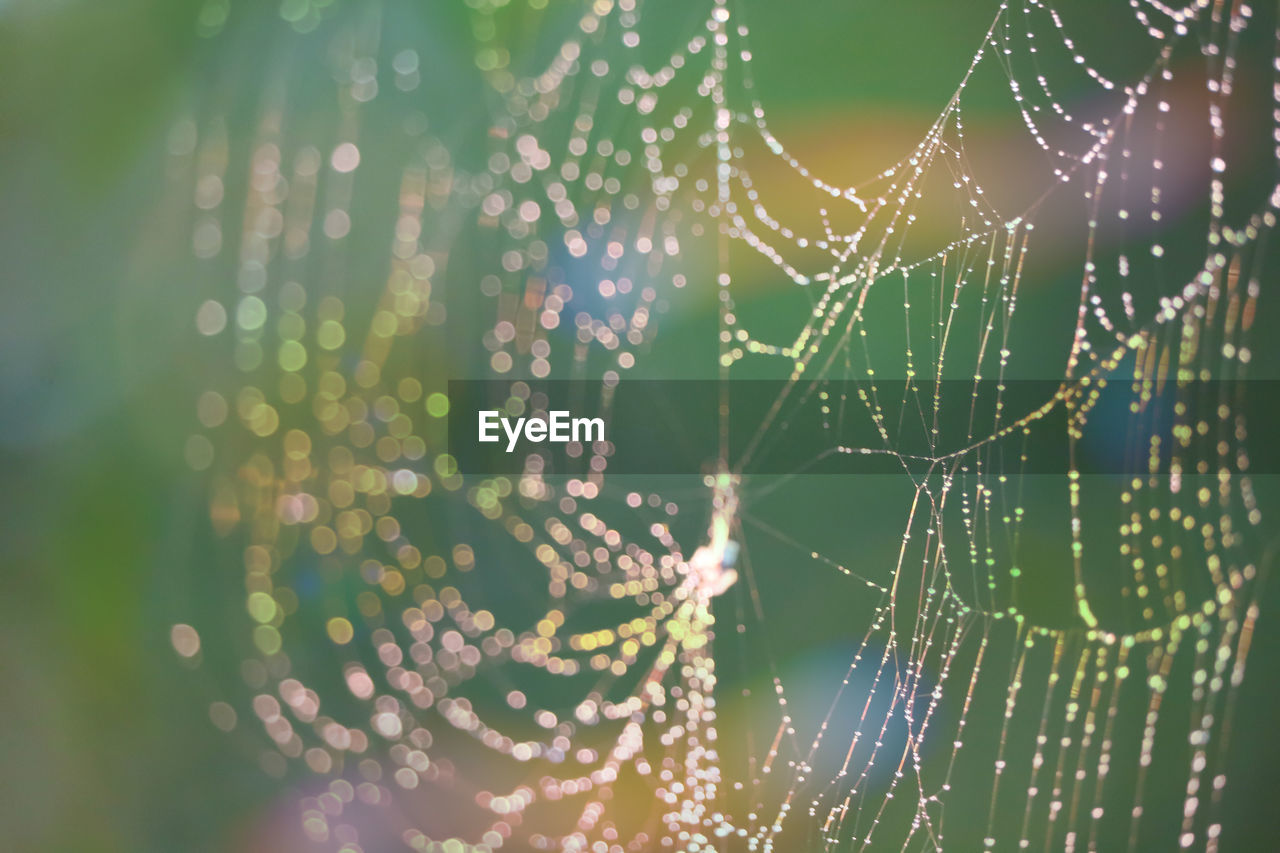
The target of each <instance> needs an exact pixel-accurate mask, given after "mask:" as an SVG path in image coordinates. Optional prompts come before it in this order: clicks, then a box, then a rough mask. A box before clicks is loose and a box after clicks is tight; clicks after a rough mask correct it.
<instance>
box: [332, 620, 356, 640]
mask: <svg viewBox="0 0 1280 853" xmlns="http://www.w3.org/2000/svg"><path fill="white" fill-rule="evenodd" d="M325 630H327V631H328V632H329V639H330V640H333V641H334V642H335V643H337V644H338V645H340V646H345V645H346V644H347V643H349V642H351V638H352V637H354V636H355V630H354V629H353V628H352V627H351V623H350V622H349V621H347V620H346V619H344V618H342V617H341V616H335V617H333V618H332V619H330V620H329V624H328V625H326V626H325Z"/></svg>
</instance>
